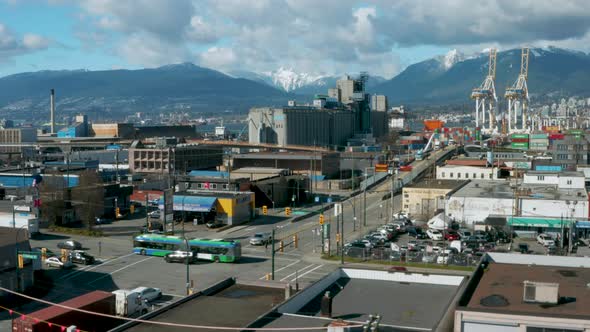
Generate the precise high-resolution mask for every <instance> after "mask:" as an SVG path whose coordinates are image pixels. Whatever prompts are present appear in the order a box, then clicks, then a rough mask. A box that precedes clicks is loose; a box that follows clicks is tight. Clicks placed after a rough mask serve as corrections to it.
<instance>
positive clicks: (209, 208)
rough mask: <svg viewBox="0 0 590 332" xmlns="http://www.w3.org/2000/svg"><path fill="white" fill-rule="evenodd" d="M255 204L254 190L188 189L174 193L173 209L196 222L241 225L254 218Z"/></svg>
mask: <svg viewBox="0 0 590 332" xmlns="http://www.w3.org/2000/svg"><path fill="white" fill-rule="evenodd" d="M254 205H255V200H254V193H253V192H244V191H233V192H229V191H213V190H187V191H185V192H177V193H174V201H173V210H174V212H175V213H176V214H179V215H183V214H184V216H183V219H186V220H189V221H190V220H193V221H194V222H195V223H205V222H209V221H216V222H217V223H221V224H226V225H239V224H243V223H245V222H247V221H250V220H252V218H254V211H255V210H254ZM159 208H160V210H163V209H164V202H163V200H160V201H159Z"/></svg>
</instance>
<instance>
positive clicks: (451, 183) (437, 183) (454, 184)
mask: <svg viewBox="0 0 590 332" xmlns="http://www.w3.org/2000/svg"><path fill="white" fill-rule="evenodd" d="M467 182H468V181H458V180H423V181H420V182H418V183H414V184H411V185H407V186H405V187H404V188H428V189H455V188H460V187H461V186H463V185H465V183H467Z"/></svg>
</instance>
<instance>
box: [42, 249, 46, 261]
mask: <svg viewBox="0 0 590 332" xmlns="http://www.w3.org/2000/svg"><path fill="white" fill-rule="evenodd" d="M46 259H47V248H41V261H43V262H45V260H46Z"/></svg>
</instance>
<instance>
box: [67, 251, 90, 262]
mask: <svg viewBox="0 0 590 332" xmlns="http://www.w3.org/2000/svg"><path fill="white" fill-rule="evenodd" d="M70 261H72V263H78V264H84V265H92V264H94V261H95V259H94V257H93V256H91V255H89V254H87V253H86V252H85V251H83V250H74V251H72V252H70Z"/></svg>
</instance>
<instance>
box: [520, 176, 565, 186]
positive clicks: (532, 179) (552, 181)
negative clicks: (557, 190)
mask: <svg viewBox="0 0 590 332" xmlns="http://www.w3.org/2000/svg"><path fill="white" fill-rule="evenodd" d="M557 174H558V173H555V174H530V173H525V174H524V176H523V183H529V184H546V185H558V184H559V176H558V175H557Z"/></svg>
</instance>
